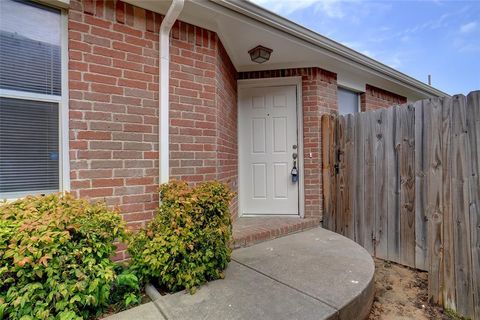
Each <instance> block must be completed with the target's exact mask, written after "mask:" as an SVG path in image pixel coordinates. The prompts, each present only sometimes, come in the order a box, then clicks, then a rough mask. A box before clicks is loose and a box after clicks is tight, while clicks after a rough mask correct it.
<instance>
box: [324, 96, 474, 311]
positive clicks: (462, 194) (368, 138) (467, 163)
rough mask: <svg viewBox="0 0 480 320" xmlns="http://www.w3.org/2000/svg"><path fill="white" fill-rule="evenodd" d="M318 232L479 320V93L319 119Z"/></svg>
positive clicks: (443, 303) (431, 296)
mask: <svg viewBox="0 0 480 320" xmlns="http://www.w3.org/2000/svg"><path fill="white" fill-rule="evenodd" d="M321 134H322V150H323V152H322V170H323V172H322V176H323V188H324V221H323V224H324V227H326V228H328V229H330V230H332V231H335V232H338V233H340V234H342V235H345V236H347V237H349V238H350V239H352V240H354V241H356V242H357V243H359V244H360V245H362V246H363V247H364V248H365V249H367V250H368V251H369V252H370V253H371V254H372V255H374V256H376V257H379V258H382V259H386V260H389V261H394V262H397V263H400V264H403V265H406V266H410V267H414V268H418V269H421V270H427V271H428V273H429V277H428V280H429V281H428V283H429V287H428V290H429V295H430V298H431V299H432V301H433V302H436V303H439V304H440V305H443V306H445V307H447V308H450V309H453V310H456V312H458V313H459V314H461V315H463V316H466V317H470V318H472V319H477V320H480V178H479V174H480V148H479V144H480V91H475V92H471V93H470V94H469V95H468V96H467V97H465V96H463V95H456V96H454V97H452V98H435V99H428V100H422V101H417V102H415V103H409V104H405V105H401V106H394V107H391V108H389V109H381V110H374V111H368V112H363V113H358V114H355V115H347V116H338V117H333V116H328V115H326V116H323V118H322V133H321Z"/></svg>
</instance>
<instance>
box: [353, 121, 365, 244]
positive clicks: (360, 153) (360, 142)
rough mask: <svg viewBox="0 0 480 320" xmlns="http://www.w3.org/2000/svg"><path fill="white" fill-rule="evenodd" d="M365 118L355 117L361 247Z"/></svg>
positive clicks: (357, 234)
mask: <svg viewBox="0 0 480 320" xmlns="http://www.w3.org/2000/svg"><path fill="white" fill-rule="evenodd" d="M363 118H364V114H363V113H361V114H358V115H356V116H355V164H357V170H356V171H357V178H356V179H357V184H356V185H355V199H356V203H355V241H356V242H357V243H358V244H360V245H361V246H363V245H364V239H365V225H364V215H365V187H364V185H365V166H364V146H365V139H364V134H365V129H364V125H365V123H364V120H363Z"/></svg>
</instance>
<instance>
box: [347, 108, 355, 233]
mask: <svg viewBox="0 0 480 320" xmlns="http://www.w3.org/2000/svg"><path fill="white" fill-rule="evenodd" d="M346 130H347V132H346V134H345V162H346V165H345V185H346V190H345V197H346V200H345V218H346V226H345V236H347V237H348V238H350V239H352V240H354V239H355V235H354V232H355V214H354V212H355V210H354V206H355V188H353V187H352V186H354V185H355V184H356V181H355V178H356V176H355V169H356V167H357V164H356V163H355V117H354V115H352V114H349V115H347V117H346Z"/></svg>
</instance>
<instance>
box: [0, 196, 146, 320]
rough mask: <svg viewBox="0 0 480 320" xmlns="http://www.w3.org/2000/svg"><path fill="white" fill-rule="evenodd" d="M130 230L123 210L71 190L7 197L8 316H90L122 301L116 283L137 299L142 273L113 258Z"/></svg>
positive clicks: (4, 299)
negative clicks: (11, 199) (122, 268)
mask: <svg viewBox="0 0 480 320" xmlns="http://www.w3.org/2000/svg"><path fill="white" fill-rule="evenodd" d="M126 236H127V233H126V231H125V228H124V222H123V221H122V219H121V217H120V216H119V215H118V214H117V213H115V212H112V211H109V210H108V209H107V208H106V206H105V205H103V204H90V203H88V202H86V201H84V200H77V199H74V198H73V196H71V195H69V194H67V195H61V194H52V195H47V196H35V197H27V198H25V199H22V200H18V201H15V202H11V203H5V204H2V205H0V319H2V318H7V319H22V320H23V319H82V318H84V319H85V318H90V317H92V316H94V315H97V314H99V313H100V312H101V311H102V310H104V308H105V307H106V306H107V305H109V304H112V303H118V301H114V300H112V297H113V296H114V295H111V291H112V289H118V290H117V291H118V292H116V294H117V297H116V298H118V299H120V298H121V299H124V301H125V302H127V303H136V302H137V301H138V298H137V296H138V291H139V288H138V281H137V279H136V276H135V275H133V274H128V273H124V274H122V275H117V269H116V268H118V266H117V265H116V264H115V263H114V262H112V261H111V259H110V258H111V257H112V255H113V254H114V253H115V250H116V248H115V245H114V241H116V240H124V239H125V238H126ZM119 293H121V294H122V295H123V296H122V297H118V294H119ZM114 298H115V297H114Z"/></svg>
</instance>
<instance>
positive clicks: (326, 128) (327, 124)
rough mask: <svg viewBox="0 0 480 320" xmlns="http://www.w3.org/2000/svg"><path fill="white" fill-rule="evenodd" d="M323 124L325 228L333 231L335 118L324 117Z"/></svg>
mask: <svg viewBox="0 0 480 320" xmlns="http://www.w3.org/2000/svg"><path fill="white" fill-rule="evenodd" d="M321 124H322V139H321V142H322V187H323V208H324V210H323V226H324V227H325V228H327V229H329V230H332V229H331V228H332V225H331V219H332V211H333V199H332V196H333V193H334V192H335V190H332V184H333V183H332V179H333V175H332V171H333V166H334V164H335V163H334V162H332V160H333V158H332V155H331V154H332V148H333V138H334V137H333V128H332V126H333V118H332V117H331V116H329V115H323V116H322V119H321Z"/></svg>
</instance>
